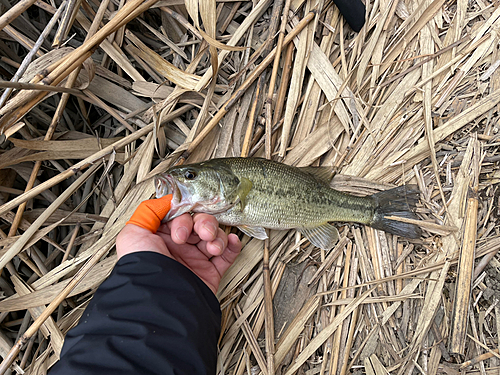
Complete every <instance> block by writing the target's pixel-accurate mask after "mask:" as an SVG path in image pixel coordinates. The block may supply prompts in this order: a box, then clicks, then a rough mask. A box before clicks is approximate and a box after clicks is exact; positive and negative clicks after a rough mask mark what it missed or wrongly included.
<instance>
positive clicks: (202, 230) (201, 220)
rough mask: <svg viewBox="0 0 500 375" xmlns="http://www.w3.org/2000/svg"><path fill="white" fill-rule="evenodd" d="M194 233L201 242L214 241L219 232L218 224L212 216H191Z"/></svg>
mask: <svg viewBox="0 0 500 375" xmlns="http://www.w3.org/2000/svg"><path fill="white" fill-rule="evenodd" d="M193 222H194V231H195V232H196V233H197V234H198V236H200V238H201V239H202V240H203V241H208V242H211V241H214V240H215V239H216V238H217V236H218V232H219V223H218V222H217V220H216V219H215V217H213V216H212V215H208V214H195V215H194V216H193Z"/></svg>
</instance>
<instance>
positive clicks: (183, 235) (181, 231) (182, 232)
mask: <svg viewBox="0 0 500 375" xmlns="http://www.w3.org/2000/svg"><path fill="white" fill-rule="evenodd" d="M175 236H176V237H177V239H178V240H179V241H181V242H186V241H187V239H188V237H189V233H188V230H187V228H186V227H179V228H177V230H176V231H175Z"/></svg>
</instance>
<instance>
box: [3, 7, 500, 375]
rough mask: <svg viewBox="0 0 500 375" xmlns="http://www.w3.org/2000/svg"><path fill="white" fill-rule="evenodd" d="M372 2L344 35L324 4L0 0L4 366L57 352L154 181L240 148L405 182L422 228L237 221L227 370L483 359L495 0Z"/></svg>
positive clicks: (498, 97)
mask: <svg viewBox="0 0 500 375" xmlns="http://www.w3.org/2000/svg"><path fill="white" fill-rule="evenodd" d="M366 6H367V14H366V25H365V27H364V28H363V29H362V30H361V32H360V33H359V34H356V33H353V32H352V30H350V28H349V27H348V26H347V25H346V24H345V22H344V20H343V18H342V17H341V16H340V14H339V12H338V10H337V8H336V7H335V5H334V4H333V3H332V2H331V1H328V0H324V1H322V0H294V1H291V2H290V1H276V2H272V1H270V0H260V1H253V2H252V1H229V0H228V1H219V0H217V2H216V1H215V0H210V1H209V0H202V1H199V2H198V1H197V0H186V1H185V3H184V1H182V0H163V1H158V0H129V1H128V2H124V1H109V0H103V1H102V2H99V1H96V0H89V1H85V0H84V1H78V0H68V1H63V2H60V1H50V2H44V1H41V0H37V1H34V0H21V1H19V2H16V1H12V2H9V1H7V0H2V1H1V2H0V76H1V78H2V81H0V93H1V94H2V96H1V99H0V129H1V133H2V134H3V136H2V138H3V143H2V145H1V153H0V168H1V169H0V199H1V204H2V205H1V206H0V218H1V219H2V220H1V223H2V225H1V228H0V229H1V230H0V236H1V239H0V245H1V248H0V269H2V268H3V272H2V275H1V278H0V290H1V293H0V357H2V358H4V362H3V363H2V367H1V369H2V371H1V372H2V373H4V371H5V370H6V369H7V366H8V364H9V363H11V362H12V363H13V365H12V367H11V368H10V370H7V372H8V371H11V370H13V371H14V372H18V373H23V371H24V373H28V374H38V373H44V372H45V371H46V369H47V368H48V367H50V366H51V365H52V364H53V363H54V362H55V361H56V360H57V358H58V355H59V352H60V350H61V346H62V343H63V338H64V335H65V333H66V332H67V331H68V330H69V329H70V328H71V327H73V326H74V325H75V324H76V323H77V322H78V320H79V318H80V316H81V314H82V312H83V309H84V308H85V306H86V304H87V303H88V301H89V299H90V298H91V297H92V294H93V292H94V291H95V289H96V288H97V287H98V285H99V284H100V283H101V282H102V281H103V280H104V279H105V278H106V277H107V276H108V274H109V272H110V270H111V269H112V267H113V265H114V262H115V257H114V253H113V251H114V249H113V245H114V240H115V237H116V235H117V234H118V232H119V231H120V229H121V228H122V227H123V225H124V223H125V222H126V220H127V219H128V218H129V217H130V215H131V213H132V212H133V211H134V209H135V208H136V206H137V205H138V204H139V202H140V201H142V200H145V199H148V198H150V197H151V195H152V193H153V190H154V189H153V186H152V183H151V179H150V177H151V176H153V175H154V174H156V173H158V172H161V171H163V170H165V169H166V168H167V167H168V166H170V165H172V164H174V163H178V162H191V161H192V162H194V161H199V160H204V159H208V158H211V157H224V156H238V155H242V156H262V157H268V158H270V157H272V158H273V159H275V160H280V161H283V162H285V163H287V164H293V165H297V166H307V165H325V166H331V167H332V168H333V169H334V170H335V171H336V172H337V175H336V176H335V178H334V180H333V182H332V186H333V187H335V188H336V189H339V190H344V191H349V192H351V193H354V194H371V193H373V192H376V191H379V190H381V189H385V188H388V187H390V186H394V185H401V184H405V183H416V184H418V186H419V188H420V190H421V202H420V205H419V207H418V213H419V216H420V218H421V221H419V223H420V225H421V226H422V228H423V229H424V233H425V234H424V235H423V237H422V238H421V239H420V240H415V241H408V240H405V239H402V238H396V237H394V236H391V235H389V234H386V233H383V232H379V231H376V230H373V229H371V228H368V227H363V226H357V225H341V226H340V232H341V240H340V242H339V243H338V245H337V246H336V247H335V248H334V249H333V250H331V251H330V252H328V253H326V252H324V251H320V250H319V249H317V248H314V247H312V246H311V245H310V244H309V242H307V241H306V240H304V239H301V238H300V237H299V236H298V235H297V234H296V233H295V232H289V233H287V232H274V233H272V235H271V239H270V241H269V242H266V243H265V242H263V241H259V240H256V239H249V238H247V237H244V238H243V241H244V249H243V252H242V254H241V255H240V257H239V258H238V259H237V261H236V263H235V264H234V266H233V267H232V268H231V269H230V270H229V271H228V273H227V274H226V276H225V277H224V279H223V281H222V283H221V286H220V290H219V293H218V297H219V298H220V301H221V305H222V309H223V333H222V335H221V338H220V342H219V345H220V360H219V373H220V374H235V375H242V374H258V373H263V374H270V373H274V372H276V373H280V374H287V375H291V374H294V373H299V374H308V375H312V374H345V373H347V372H351V373H352V372H357V373H358V372H361V373H368V374H386V373H388V372H390V373H394V374H410V373H415V374H416V373H422V374H436V373H447V374H458V372H465V373H470V374H472V373H481V374H494V373H498V371H499V367H500V360H499V359H500V356H499V354H498V348H499V342H498V333H497V327H498V325H499V324H500V306H499V303H498V301H499V298H500V277H499V270H500V268H499V267H500V261H499V258H498V257H495V255H496V253H497V251H498V250H499V249H500V238H499V229H500V228H499V225H498V217H499V215H500V212H499V209H498V204H499V203H500V202H499V201H500V192H499V191H498V182H499V181H500V170H499V168H498V167H499V159H500V158H499V153H498V149H499V146H500V142H499V139H500V137H499V135H498V134H499V128H500V123H499V111H500V69H499V67H500V44H499V32H500V28H499V25H500V3H499V2H498V0H471V1H465V0H456V1H455V0H448V1H445V0H433V1H431V0H419V1H410V0H399V1H398V0H380V1H379V0H376V1H369V2H366ZM283 15H285V16H286V17H283ZM280 30H282V31H283V33H280V32H279V31H280ZM217 55H218V60H217V58H216V57H217ZM32 58H33V59H36V60H35V61H34V62H33V63H31V64H29V65H28V63H29V62H30V61H31V59H32ZM214 66H215V67H216V69H214ZM8 81H10V82H8ZM2 90H3V91H2ZM297 204H300V202H297ZM263 258H264V259H267V261H268V262H269V264H270V273H263V271H262V269H263V267H262V262H263ZM47 306H48V307H47ZM271 311H272V312H273V316H274V321H273V319H270V318H271V315H270V314H271ZM19 339H22V341H21V342H19V343H18V344H17V345H16V346H15V345H14V344H15V343H16V342H18V340H19ZM11 348H14V349H12V350H11ZM6 357H7V359H5V358H6Z"/></svg>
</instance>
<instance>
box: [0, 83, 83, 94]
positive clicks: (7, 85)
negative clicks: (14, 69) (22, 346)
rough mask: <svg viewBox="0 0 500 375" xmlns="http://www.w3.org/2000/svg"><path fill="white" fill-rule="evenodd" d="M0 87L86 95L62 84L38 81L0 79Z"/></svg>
mask: <svg viewBox="0 0 500 375" xmlns="http://www.w3.org/2000/svg"><path fill="white" fill-rule="evenodd" d="M0 88H12V89H18V90H38V91H51V92H67V93H69V94H72V95H75V96H80V97H84V95H83V94H82V93H81V91H80V90H77V89H68V88H67V87H61V86H46V85H40V84H38V83H25V82H11V81H0Z"/></svg>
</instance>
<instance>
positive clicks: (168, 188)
mask: <svg viewBox="0 0 500 375" xmlns="http://www.w3.org/2000/svg"><path fill="white" fill-rule="evenodd" d="M155 190H156V198H161V197H164V196H165V195H168V194H172V195H173V197H172V202H174V201H175V202H180V201H181V200H182V192H181V189H180V188H179V186H178V184H177V182H176V181H175V180H174V179H173V178H172V176H170V175H158V176H155Z"/></svg>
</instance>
